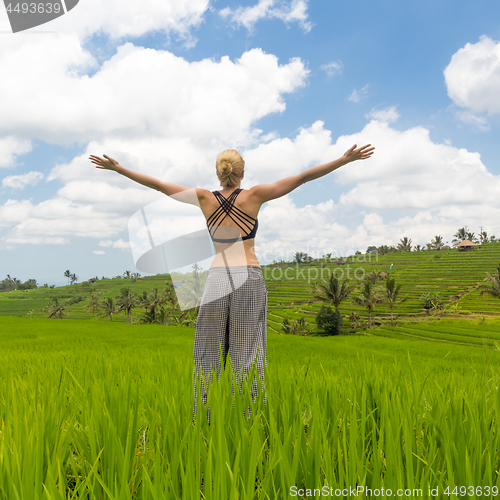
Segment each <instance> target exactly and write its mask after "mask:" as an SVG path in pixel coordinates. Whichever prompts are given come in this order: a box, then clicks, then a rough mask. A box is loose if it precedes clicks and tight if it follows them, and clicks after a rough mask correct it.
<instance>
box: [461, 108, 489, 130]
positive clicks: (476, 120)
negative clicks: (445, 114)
mask: <svg viewBox="0 0 500 500" xmlns="http://www.w3.org/2000/svg"><path fill="white" fill-rule="evenodd" d="M457 116H458V118H459V119H460V120H461V121H462V122H464V123H469V124H470V125H472V126H473V127H474V128H475V129H477V130H481V131H486V130H489V129H490V124H489V123H488V120H487V119H486V118H485V117H484V116H478V115H475V114H474V113H471V112H470V111H459V112H458V113H457Z"/></svg>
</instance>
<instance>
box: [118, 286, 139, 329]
mask: <svg viewBox="0 0 500 500" xmlns="http://www.w3.org/2000/svg"><path fill="white" fill-rule="evenodd" d="M116 305H117V306H118V311H125V314H126V315H127V318H128V321H129V323H130V324H132V309H133V308H134V307H136V306H137V299H136V297H135V292H134V291H133V290H132V289H131V288H130V287H129V286H126V287H124V288H122V289H121V290H120V296H119V297H118V299H117V301H116Z"/></svg>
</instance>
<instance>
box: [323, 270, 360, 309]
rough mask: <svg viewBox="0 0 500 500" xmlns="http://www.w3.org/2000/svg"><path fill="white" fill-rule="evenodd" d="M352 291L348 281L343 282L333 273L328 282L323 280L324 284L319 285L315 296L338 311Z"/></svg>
mask: <svg viewBox="0 0 500 500" xmlns="http://www.w3.org/2000/svg"><path fill="white" fill-rule="evenodd" d="M351 290H352V289H351V287H350V285H349V283H348V282H347V280H344V281H342V282H341V280H340V278H337V277H336V276H335V275H334V274H333V273H332V274H330V277H329V278H328V279H327V280H326V281H325V280H323V283H318V284H317V285H316V291H315V292H314V295H315V297H317V298H318V299H319V300H321V301H322V302H326V303H328V304H332V305H333V306H334V307H335V310H338V308H339V306H340V304H341V302H342V301H343V300H344V299H345V298H347V296H348V295H349V294H350V293H351Z"/></svg>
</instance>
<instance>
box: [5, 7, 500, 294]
mask: <svg viewBox="0 0 500 500" xmlns="http://www.w3.org/2000/svg"><path fill="white" fill-rule="evenodd" d="M499 14H500V6H499V4H498V2H496V1H478V2H475V3H474V4H471V3H466V2H461V3H457V2H452V1H432V2H431V1H420V2H399V1H377V2H373V1H351V2H345V1H318V2H307V1H306V0H292V1H281V2H278V1H274V0H251V1H241V2H227V1H222V0H221V1H214V2H209V1H207V0H186V1H185V2H182V3H179V2H175V1H174V0H167V1H165V2H162V3H161V4H160V3H158V2H154V1H147V0H145V1H143V2H141V3H140V5H139V4H137V2H132V1H128V0H121V1H118V0H110V1H108V2H106V4H105V5H104V6H103V4H102V3H100V2H97V0H81V1H80V3H79V4H78V5H77V7H75V8H74V9H73V10H72V11H70V12H69V13H68V14H67V15H65V16H62V17H60V18H59V19H57V20H55V21H52V22H50V23H47V24H45V25H42V26H39V27H37V28H34V29H32V30H30V31H26V32H23V33H17V34H12V33H9V29H10V26H9V23H8V20H7V16H6V13H5V12H4V11H2V10H0V48H1V50H0V77H1V78H0V96H1V97H0V179H1V181H2V182H1V184H0V253H1V260H0V278H3V277H4V276H5V275H6V274H10V275H11V276H16V277H17V278H19V279H22V280H26V279H28V278H35V279H36V280H37V281H38V282H39V283H40V284H43V283H45V282H47V283H49V284H52V283H54V284H56V285H58V284H64V283H65V278H64V276H63V273H64V271H65V270H66V269H70V270H71V271H72V272H75V273H76V274H77V275H78V276H79V277H80V280H85V279H88V278H90V277H92V276H96V275H97V276H103V275H104V276H115V275H117V274H122V273H123V272H124V271H125V270H131V271H135V270H136V269H135V267H134V265H135V261H134V257H133V255H132V253H131V249H130V241H131V239H130V235H129V232H128V221H129V220H130V218H131V217H132V216H133V214H134V213H136V212H137V210H139V209H140V208H141V207H144V206H148V205H149V204H151V203H153V202H155V201H156V200H159V196H158V193H156V192H150V191H148V190H147V189H146V188H143V187H141V186H138V185H136V184H134V183H133V182H132V181H130V180H128V179H124V178H118V176H117V175H116V174H114V173H112V172H104V171H99V170H96V169H94V167H93V165H92V164H91V163H90V162H89V161H88V155H89V154H97V155H100V156H102V154H103V153H106V154H108V155H110V156H112V157H114V158H116V159H118V160H119V161H120V162H121V163H122V164H123V165H124V166H126V167H128V168H131V169H133V170H137V171H142V172H145V173H148V174H150V175H154V176H157V177H160V178H162V179H164V180H170V181H172V182H177V183H181V184H184V185H187V186H189V187H206V188H209V189H217V187H218V186H217V182H216V179H215V176H214V175H213V165H214V161H215V158H216V156H217V154H218V152H220V151H221V150H222V149H226V148H228V147H236V148H237V149H239V150H240V151H241V152H242V153H243V156H244V158H245V160H246V170H247V175H246V178H245V181H246V182H245V181H244V182H243V185H242V187H244V188H249V187H250V186H251V185H253V184H255V183H261V182H273V181H275V180H277V179H279V178H281V177H284V176H286V175H291V174H294V173H297V172H300V171H301V170H304V169H305V168H307V167H310V166H312V165H315V164H318V163H322V162H326V161H329V160H331V159H335V158H337V157H339V156H341V155H342V154H343V153H344V151H345V150H346V149H348V148H349V147H350V146H351V145H352V144H354V143H355V142H357V143H358V144H361V143H362V144H364V143H367V142H371V143H372V144H374V145H375V146H376V147H377V150H376V152H375V156H374V157H373V158H372V159H370V160H367V161H365V162H358V163H356V164H350V165H346V166H345V167H342V168H341V169H339V170H338V171H336V172H335V173H333V174H330V175H329V176H326V177H323V178H322V179H319V180H317V181H314V182H313V183H308V184H306V185H304V186H301V187H300V188H299V189H298V190H297V191H295V192H293V193H292V194H290V195H288V196H286V197H284V198H282V199H280V200H274V201H273V202H270V203H268V204H266V205H264V207H263V209H262V210H261V213H260V215H259V223H260V227H259V234H258V236H257V240H256V248H257V254H258V256H259V259H260V261H261V263H267V262H272V260H273V259H274V258H279V257H287V256H290V255H291V254H293V253H294V252H296V251H307V252H308V253H310V254H311V255H313V256H321V255H322V254H324V253H327V252H333V253H334V255H346V254H348V253H351V252H354V251H356V250H362V251H364V250H365V249H366V247H367V246H368V245H372V244H373V245H381V244H397V242H398V241H399V239H400V238H402V237H403V236H407V237H409V238H411V239H412V240H413V243H414V244H421V245H424V244H425V243H427V242H429V241H430V239H431V238H432V237H434V236H435V235H436V234H440V235H443V236H444V238H445V240H448V241H451V239H452V235H453V233H454V232H455V231H456V230H457V229H458V228H459V227H462V226H464V225H466V226H468V227H469V228H470V229H471V230H472V231H474V232H476V234H477V233H478V232H479V230H480V228H481V227H482V228H483V229H486V230H487V231H488V233H490V234H496V235H497V236H500V222H498V221H499V220H500V209H499V206H498V201H497V198H498V189H499V187H500V163H499V161H498V155H497V151H496V149H497V148H496V142H498V139H497V138H498V136H499V129H500V120H499V114H500V97H499V95H500V93H499V92H498V88H499V85H500V25H499V24H498V18H499ZM49 55H50V58H49ZM494 138H495V139H497V140H496V141H495V140H494ZM179 214H180V217H179ZM200 215H201V212H200V213H197V214H195V213H192V212H189V213H188V212H185V213H184V211H183V209H181V208H178V207H176V205H175V203H173V204H170V205H168V204H167V205H166V206H165V213H164V216H165V219H164V221H163V222H162V223H161V224H159V226H158V233H157V238H160V239H165V240H168V239H170V238H173V237H176V236H179V235H180V234H183V232H185V231H186V228H189V229H192V230H196V229H197V228H200ZM201 222H203V221H201ZM160 225H161V228H160ZM132 244H133V242H132Z"/></svg>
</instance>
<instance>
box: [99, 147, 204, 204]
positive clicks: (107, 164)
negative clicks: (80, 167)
mask: <svg viewBox="0 0 500 500" xmlns="http://www.w3.org/2000/svg"><path fill="white" fill-rule="evenodd" d="M103 156H104V158H100V157H99V156H95V155H90V156H89V158H90V161H91V162H92V163H94V164H95V165H96V168H100V169H103V170H113V171H114V172H117V173H119V174H121V175H124V176H125V177H128V178H129V179H132V180H133V181H135V182H138V183H139V184H142V185H143V186H146V187H148V188H151V189H156V191H161V192H162V193H164V194H166V195H168V196H171V197H173V198H175V199H176V200H178V201H182V202H184V203H191V204H194V205H198V206H199V203H198V200H199V198H200V197H202V196H205V194H206V192H207V191H206V190H205V189H201V188H196V194H197V197H194V195H191V193H189V194H188V193H185V195H184V196H183V195H182V194H181V193H182V192H183V191H192V189H191V188H187V187H185V186H181V185H180V184H174V183H173V182H163V181H161V180H159V179H157V178H156V177H152V176H151V175H146V174H141V173H140V172H134V171H133V170H129V169H128V168H125V167H123V166H122V165H120V163H119V162H117V161H116V160H113V158H110V157H109V156H107V155H103ZM195 198H196V199H195Z"/></svg>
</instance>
